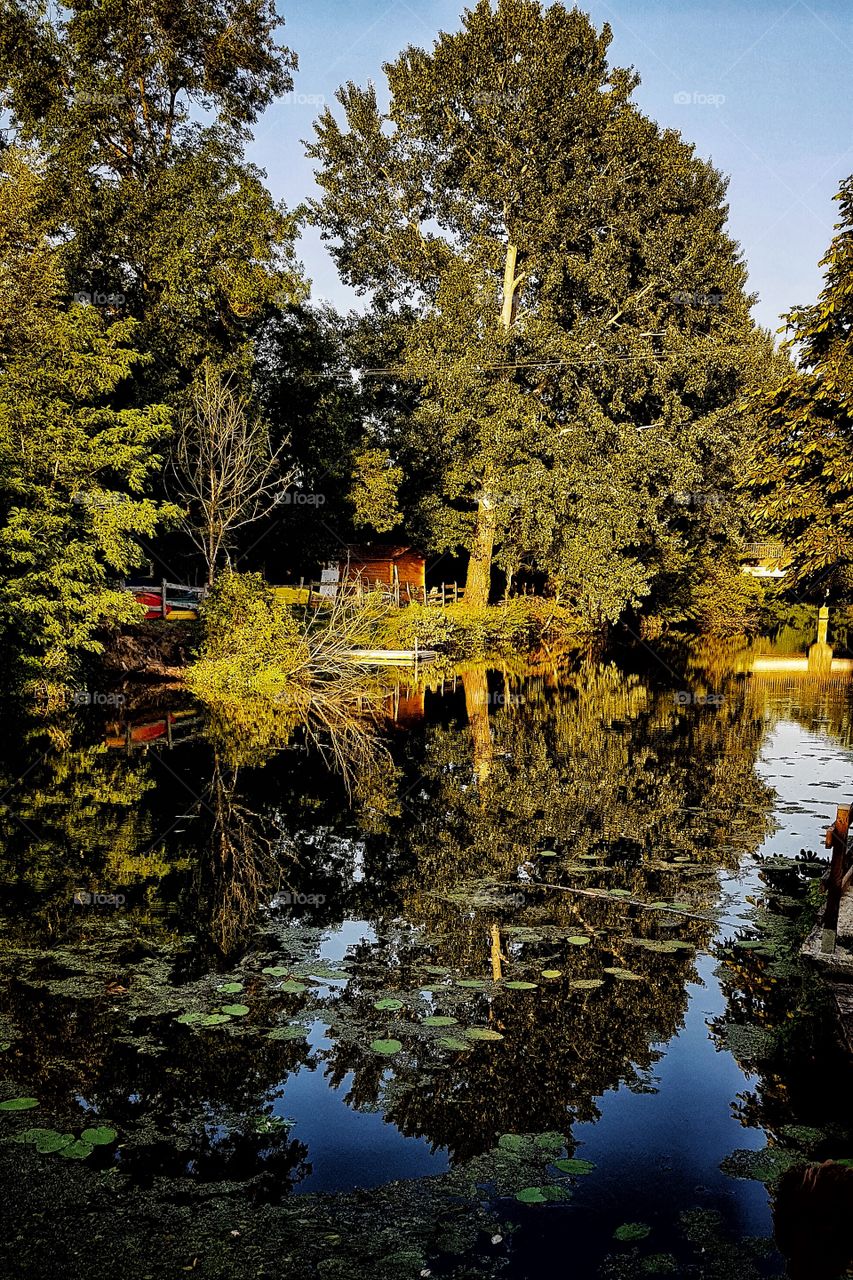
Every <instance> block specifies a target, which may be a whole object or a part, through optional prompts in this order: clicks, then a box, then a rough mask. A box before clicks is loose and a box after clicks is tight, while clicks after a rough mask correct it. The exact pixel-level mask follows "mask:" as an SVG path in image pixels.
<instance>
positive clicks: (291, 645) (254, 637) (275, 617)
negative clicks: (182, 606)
mask: <svg viewBox="0 0 853 1280" xmlns="http://www.w3.org/2000/svg"><path fill="white" fill-rule="evenodd" d="M201 625H202V640H201V644H200V646H199V656H198V661H197V662H196V663H195V664H194V665H193V666H192V667H191V668H190V670H189V672H188V676H187V678H188V682H189V684H190V687H191V688H193V689H195V690H196V691H198V692H202V693H204V692H205V690H206V691H208V692H209V693H212V692H213V691H214V690H215V691H216V692H217V693H218V694H219V695H225V696H234V695H236V696H239V695H241V694H245V693H248V692H254V693H258V692H263V691H264V690H265V689H266V690H267V691H268V692H270V693H276V692H279V691H280V690H281V687H282V682H283V680H284V679H285V677H286V673H287V672H288V671H291V670H292V669H293V668H294V667H295V666H296V665H297V664H298V663H299V662H300V661H301V660H303V659H304V647H303V644H302V641H301V639H300V634H299V630H298V628H297V625H296V622H295V620H294V618H293V616H292V614H291V613H290V612H289V611H288V610H287V608H286V607H285V606H284V605H282V604H280V603H279V601H278V600H277V599H276V597H275V595H274V594H273V592H272V591H271V590H270V588H269V587H268V586H267V585H266V583H265V582H264V580H263V578H262V577H261V576H260V574H257V573H224V574H222V575H221V576H220V577H219V578H218V579H217V580H216V582H215V583H214V585H213V587H212V589H211V590H210V592H209V593H208V596H207V598H206V599H205V602H204V607H203V609H202V612H201Z"/></svg>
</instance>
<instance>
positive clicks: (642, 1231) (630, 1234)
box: [613, 1222, 652, 1241]
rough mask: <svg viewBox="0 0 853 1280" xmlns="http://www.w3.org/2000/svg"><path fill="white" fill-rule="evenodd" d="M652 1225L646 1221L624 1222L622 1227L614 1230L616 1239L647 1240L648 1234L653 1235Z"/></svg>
mask: <svg viewBox="0 0 853 1280" xmlns="http://www.w3.org/2000/svg"><path fill="white" fill-rule="evenodd" d="M651 1231H652V1229H651V1227H650V1226H648V1224H647V1223H645V1222H623V1223H622V1225H621V1227H617V1228H616V1230H615V1231H614V1232H613V1239H614V1240H623V1241H630V1240H645V1238H646V1236H648V1235H651Z"/></svg>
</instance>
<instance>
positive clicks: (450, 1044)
mask: <svg viewBox="0 0 853 1280" xmlns="http://www.w3.org/2000/svg"><path fill="white" fill-rule="evenodd" d="M436 1044H438V1045H440V1046H441V1048H442V1049H470V1048H471V1044H470V1042H469V1041H467V1040H458V1039H457V1038H456V1036H442V1037H441V1039H440V1040H436Z"/></svg>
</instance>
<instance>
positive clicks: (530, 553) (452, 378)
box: [309, 0, 772, 625]
mask: <svg viewBox="0 0 853 1280" xmlns="http://www.w3.org/2000/svg"><path fill="white" fill-rule="evenodd" d="M609 43H610V30H609V28H607V27H605V28H604V29H603V30H602V31H601V32H598V31H597V30H595V28H594V27H593V26H592V25H591V23H590V21H589V19H588V18H587V17H586V16H585V15H584V14H582V13H581V12H580V11H579V10H577V9H573V10H571V11H569V10H567V9H566V8H564V7H563V6H562V5H560V4H554V5H552V6H550V7H549V8H543V7H542V6H540V5H539V4H537V3H530V2H528V0H499V3H498V4H497V5H496V6H492V5H491V4H490V3H489V2H488V0H479V2H478V3H477V4H475V5H474V6H473V7H472V8H471V9H469V10H467V11H466V13H465V14H464V15H463V19H462V26H461V29H460V30H459V31H457V32H454V33H451V34H447V33H442V34H441V35H440V36H439V38H438V40H437V41H436V43H435V45H434V46H433V48H432V49H431V50H428V51H425V50H423V49H418V48H409V49H407V50H405V51H404V52H403V53H402V54H401V55H400V57H399V58H397V59H396V60H395V61H394V62H392V63H389V64H388V65H387V66H386V68H385V71H386V74H387V77H388V82H389V88H390V105H389V108H388V110H387V112H383V111H382V110H380V107H379V104H378V96H377V92H376V90H375V88H374V87H373V86H372V85H371V86H369V87H368V88H366V89H361V88H358V87H357V86H356V85H354V84H352V83H349V84H347V85H346V86H345V87H344V88H342V89H341V90H340V92H339V95H338V98H339V102H340V104H341V106H342V108H343V112H344V116H345V122H344V123H343V124H342V123H340V122H339V121H338V120H337V119H336V118H335V116H334V114H333V113H332V111H331V110H326V111H325V112H324V113H323V114H322V116H321V117H320V120H319V122H318V124H317V126H316V132H317V138H316V141H315V142H314V144H313V145H312V146H311V147H310V148H309V153H310V155H311V156H312V158H314V159H315V160H316V161H317V162H318V166H319V172H318V181H319V183H320V185H321V187H322V189H323V197H322V199H321V200H320V201H319V202H317V203H316V204H315V205H314V206H313V216H314V218H315V220H316V221H317V223H318V224H319V225H320V227H321V228H322V234H323V235H324V237H325V238H327V239H328V240H329V241H330V242H331V248H332V253H333V254H334V256H335V259H336V261H337V264H338V267H339V270H340V272H341V274H342V276H343V278H344V279H345V280H346V281H347V282H348V283H349V284H351V285H354V286H355V287H356V288H358V289H360V290H370V291H372V292H373V295H374V300H375V311H376V315H377V316H378V317H379V320H380V322H381V321H384V320H385V319H386V318H387V317H388V316H389V315H391V314H393V312H394V309H395V308H396V309H398V313H399V315H400V316H401V317H403V319H402V321H401V322H400V327H401V328H403V329H404V334H403V337H402V340H400V341H399V342H398V343H397V350H398V358H397V361H396V365H397V371H398V372H399V376H400V377H401V378H402V379H403V380H408V381H409V383H410V385H412V386H413V387H414V388H415V389H416V391H417V393H418V399H417V402H416V403H415V404H414V406H413V409H412V412H411V415H410V421H409V425H408V429H403V430H400V431H399V432H398V435H397V438H396V440H395V450H394V457H395V459H396V460H397V461H398V463H399V464H400V465H403V466H404V467H405V471H406V479H405V483H404V485H403V487H402V490H401V491H402V492H404V494H405V498H404V501H405V502H406V504H407V505H408V509H407V517H408V524H409V525H410V526H411V527H412V528H413V529H415V530H417V531H418V532H419V533H420V535H421V538H422V540H424V541H428V542H429V543H430V545H433V546H435V547H436V548H437V549H440V550H447V551H453V552H458V551H460V550H466V551H468V553H469V557H470V559H469V571H468V583H467V586H468V589H469V594H468V600H469V604H471V605H474V604H477V605H482V604H485V603H486V600H487V597H488V588H489V570H490V567H491V564H492V561H493V559H494V560H496V562H497V563H498V564H499V565H500V566H501V567H502V568H504V569H505V570H507V571H509V572H515V571H517V570H518V569H519V568H522V567H525V566H526V567H533V568H537V569H539V570H541V571H543V572H545V573H547V574H549V575H551V576H552V578H553V582H554V586H555V589H556V590H557V591H559V592H560V593H561V594H563V595H564V596H565V597H566V598H567V600H568V602H569V603H570V605H571V606H572V607H573V608H574V609H575V610H576V611H577V612H580V613H582V614H583V615H584V616H585V618H586V619H587V620H588V621H589V622H591V623H593V624H595V625H600V624H601V623H602V622H603V621H606V620H608V619H613V618H615V617H618V616H619V614H620V613H621V612H622V611H623V610H624V609H625V608H626V606H628V605H636V604H637V603H638V602H639V601H641V600H642V599H644V598H645V597H646V596H647V595H648V594H649V592H650V590H651V588H652V585H653V584H654V582H655V580H656V579H657V578H658V577H660V576H661V575H664V574H666V573H672V572H674V571H675V570H677V569H681V568H683V565H684V563H685V561H686V560H687V559H689V558H690V557H691V556H692V555H693V554H694V553H695V550H696V548H697V547H702V546H712V547H716V546H719V545H721V544H724V543H725V542H726V541H727V540H728V538H729V537H730V536H731V530H732V528H733V527H734V528H735V529H736V527H737V524H738V519H737V515H736V503H735V502H734V501H733V500H732V498H731V489H732V483H733V464H734V459H735V455H736V452H737V448H738V444H739V436H740V433H741V432H742V431H743V430H744V426H743V422H742V420H741V419H740V418H739V417H738V415H737V414H736V413H735V412H734V408H733V406H734V404H735V402H736V400H737V399H738V397H739V395H740V393H741V392H742V391H743V390H744V389H745V388H746V387H748V386H751V385H753V384H754V382H755V380H756V378H757V377H758V376H759V374H760V371H761V370H762V369H763V368H764V367H765V366H766V365H767V363H768V361H770V360H772V351H771V347H770V344H769V340H768V339H767V337H766V335H761V334H759V333H758V332H757V331H756V329H755V327H754V325H753V323H752V321H751V319H750V316H749V302H750V299H749V298H748V297H747V295H746V294H745V292H744V288H745V269H744V267H743V264H742V262H741V261H740V259H739V257H738V254H737V251H736V247H735V246H734V245H733V243H732V242H731V240H730V239H729V238H728V236H727V235H726V233H725V230H724V224H725V218H726V207H725V203H724V193H725V183H724V182H723V180H722V178H721V177H720V175H719V174H718V173H717V172H716V171H715V170H714V169H713V168H712V167H711V166H710V165H709V164H706V163H704V162H703V161H701V160H699V159H698V158H697V157H696V156H695V155H694V153H693V150H692V148H691V147H690V146H688V145H687V144H686V143H684V142H682V141H681V139H680V137H679V136H678V135H677V134H675V133H673V132H669V131H661V130H659V129H658V128H657V127H656V126H655V125H654V123H653V122H651V121H650V120H648V119H646V118H645V117H644V116H642V114H641V113H640V112H639V110H638V109H637V107H636V106H635V105H634V104H633V102H632V101H631V95H632V92H633V90H634V88H635V85H636V83H637V78H636V76H635V75H634V73H633V72H631V71H628V70H624V69H620V68H613V67H611V66H609V65H608V62H607V50H608V46H609ZM366 193H369V198H366ZM389 327H390V329H392V330H393V328H394V322H393V321H392V322H391V323H390V326H389ZM392 345H393V344H392ZM397 425H398V426H399V424H397ZM682 492H686V493H693V492H699V493H701V494H703V495H708V494H714V495H715V496H716V495H720V504H719V509H718V510H714V511H710V509H708V510H701V511H697V510H690V509H687V508H685V507H684V505H683V504H681V503H679V502H678V501H677V500H676V495H677V494H680V493H682Z"/></svg>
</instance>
